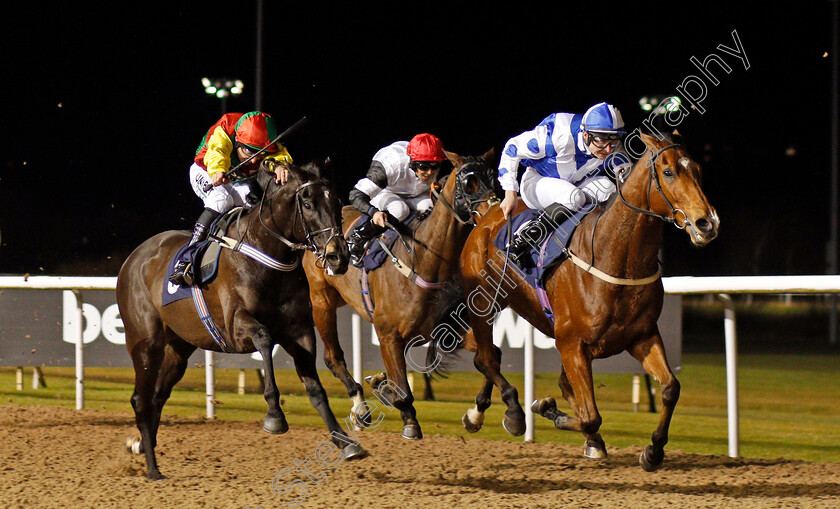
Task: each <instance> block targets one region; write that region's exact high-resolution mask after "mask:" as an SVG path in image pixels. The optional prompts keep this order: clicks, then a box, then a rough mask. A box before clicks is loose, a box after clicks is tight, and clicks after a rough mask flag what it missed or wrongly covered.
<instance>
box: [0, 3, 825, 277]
mask: <svg viewBox="0 0 840 509" xmlns="http://www.w3.org/2000/svg"><path fill="white" fill-rule="evenodd" d="M79 4H85V3H84V2H79ZM265 4H266V5H265V38H264V57H263V58H264V60H263V66H264V67H263V69H264V71H263V79H264V81H263V94H262V97H263V101H262V109H263V110H264V111H267V112H268V113H270V114H271V115H272V116H273V117H274V118H275V120H276V122H277V124H278V129H280V130H283V129H284V128H285V127H286V126H289V125H291V124H293V123H294V122H295V121H297V120H298V119H299V118H301V117H302V116H304V115H305V116H307V117H308V118H309V119H310V121H311V122H310V123H309V124H308V126H307V128H306V129H305V130H303V131H301V132H299V133H297V134H295V135H294V136H292V137H291V138H289V139H288V140H287V141H286V143H285V144H286V146H287V147H288V148H289V150H290V152H291V153H292V155H293V156H294V157H295V159H296V161H297V162H298V163H304V162H307V161H309V160H311V159H314V158H320V157H324V156H330V157H331V158H332V159H333V161H334V162H335V163H336V172H335V174H334V175H333V176H332V178H333V179H334V180H335V182H336V185H337V187H338V189H339V191H340V192H341V194H342V195H343V196H345V197H346V195H347V193H348V192H349V190H350V188H351V186H352V185H353V184H354V183H355V181H356V180H358V179H359V178H360V177H361V176H363V175H364V173H365V171H366V170H367V166H368V164H369V162H370V158H371V156H372V155H373V154H374V152H376V150H378V149H379V148H380V147H382V146H384V145H387V144H389V143H391V142H393V141H396V140H407V139H410V138H411V137H412V136H413V135H414V134H417V133H419V132H431V133H434V134H436V135H438V136H439V137H440V138H441V139H442V140H443V142H444V144H445V145H446V147H447V149H449V150H453V151H455V152H459V153H462V154H480V153H483V152H485V151H486V150H487V149H489V148H491V147H494V146H495V147H496V148H497V149H499V148H501V146H502V144H503V143H504V142H505V140H507V139H508V138H509V137H511V136H514V135H516V134H518V133H520V132H522V131H524V130H527V129H531V128H532V127H533V126H535V125H536V124H537V123H539V121H540V120H542V119H543V118H544V117H545V116H547V115H548V114H550V113H552V112H557V111H568V112H580V113H582V112H583V111H585V109H586V108H587V107H588V106H590V105H592V104H594V103H597V102H600V101H608V102H611V103H613V104H615V105H616V106H618V107H619V108H620V109H621V111H622V113H623V114H624V118H625V121H626V123H627V125H628V127H629V128H630V129H634V128H636V127H639V126H640V125H641V122H642V120H644V118H645V117H646V116H647V113H645V112H643V111H642V110H641V109H640V107H639V105H638V100H639V98H640V97H642V96H649V95H662V96H669V95H674V94H677V87H678V86H679V85H680V84H681V83H683V81H684V80H685V79H686V78H687V77H688V76H691V75H695V76H699V75H700V72H699V71H698V70H697V69H696V68H695V67H694V66H693V65H692V64H691V62H690V58H691V57H692V56H694V57H696V58H697V59H699V60H701V61H702V60H704V59H705V58H706V56H707V55H709V54H710V53H716V54H718V55H719V56H721V57H722V58H723V60H724V61H725V62H726V63H727V64H728V65H729V66H730V67H731V72H730V73H729V74H727V73H725V72H724V71H722V70H721V69H720V68H719V67H716V66H715V65H714V64H713V65H712V66H710V70H712V72H713V73H714V74H715V75H716V76H717V78H718V79H719V80H720V82H719V84H718V85H712V84H710V83H709V81H708V79H707V80H706V81H705V82H704V83H705V84H706V86H707V97H706V98H705V100H704V101H703V102H702V106H703V107H704V108H705V110H706V111H705V113H703V114H700V113H699V112H697V111H692V112H691V113H690V114H689V116H688V117H686V119H685V120H684V121H683V122H682V124H681V125H680V126H679V130H680V132H681V133H682V134H683V135H684V136H685V138H686V141H687V143H688V146H689V150H690V152H691V154H692V155H693V157H694V158H695V159H696V160H698V161H699V162H700V163H701V164H702V165H703V167H704V189H705V191H706V194H707V196H708V197H709V199H710V200H711V202H712V204H713V205H715V206H716V207H717V209H718V212H719V214H720V216H721V221H722V224H721V231H720V237H719V238H718V239H717V240H715V241H714V242H713V243H712V244H710V245H709V246H708V247H707V248H704V249H701V250H698V249H694V248H692V247H690V243H689V241H688V238H687V236H686V235H685V234H684V233H682V232H678V231H677V230H675V229H673V228H672V227H670V226H669V227H667V228H666V233H665V242H666V243H665V249H664V258H665V273H666V275H683V274H685V275H724V274H745V275H751V274H818V273H823V272H824V271H825V252H826V251H825V249H826V248H825V245H826V242H827V240H828V233H829V232H828V230H829V224H828V221H829V198H830V192H829V187H830V147H831V142H832V140H831V136H830V134H831V133H830V115H831V109H830V108H831V94H830V92H831V59H832V58H833V57H834V55H831V54H830V52H831V29H832V26H831V15H832V10H831V3H830V2H828V1H817V2H807V3H806V2H797V3H791V4H787V5H785V7H784V9H783V10H779V11H778V12H774V11H771V10H768V9H769V7H768V6H769V5H771V4H768V3H766V2H761V3H758V2H749V3H748V4H747V5H742V4H741V3H739V2H731V1H730V2H708V3H702V4H701V3H697V2H692V3H685V4H688V5H683V3H677V2H669V3H645V4H641V3H639V2H625V3H623V4H622V6H621V7H612V6H611V5H610V4H609V3H606V2H600V3H592V5H593V6H590V7H586V6H583V5H582V4H583V2H540V3H533V4H532V3H527V2H526V3H520V2H515V3H514V2H503V3H501V5H499V6H496V7H491V6H490V4H491V3H487V2H480V3H479V2H460V5H459V6H457V7H453V6H452V5H448V4H454V2H447V3H446V4H445V6H443V5H442V6H438V4H434V3H428V4H427V3H417V2H411V3H406V4H405V6H402V7H400V5H403V4H402V3H397V2H389V3H381V4H375V5H374V4H371V3H369V2H364V3H363V2H346V3H341V4H340V7H335V6H334V4H335V2H330V3H317V2H306V4H307V6H306V7H304V6H302V5H297V6H295V5H291V4H290V3H289V2H272V1H270V0H266V1H265ZM301 4H303V2H301ZM356 4H359V5H364V7H359V6H358V5H356ZM185 5H187V4H181V3H179V2H166V3H156V2H150V3H146V2H144V3H139V4H138V3H101V4H99V6H97V7H95V8H94V7H79V6H77V5H74V3H70V2H65V3H63V4H61V5H58V6H53V5H50V6H49V7H45V6H44V5H36V6H35V7H21V6H16V7H12V8H4V14H3V17H2V20H0V28H2V30H0V34H2V35H0V37H2V43H3V45H2V52H0V58H2V66H1V67H0V69H2V71H3V80H2V87H3V88H2V92H3V93H2V98H3V105H4V108H3V109H4V112H3V113H4V115H3V116H4V121H3V122H2V123H0V124H2V130H3V131H2V140H3V150H2V153H3V165H2V169H0V172H1V173H0V231H2V247H0V273H6V274H17V273H25V272H28V273H31V274H82V275H116V274H117V271H118V270H119V266H120V265H121V263H122V261H123V260H124V259H125V257H126V256H127V255H128V254H129V253H130V252H131V250H132V249H133V248H134V247H136V246H137V245H138V244H140V243H141V242H142V241H143V240H145V239H146V238H148V237H149V236H151V235H153V234H155V233H157V232H159V231H162V230H168V229H188V228H191V227H192V224H193V222H194V220H195V218H196V217H197V215H198V213H199V212H200V211H201V208H202V204H201V202H200V200H199V199H198V198H197V197H196V196H195V195H194V194H193V192H192V190H191V189H190V187H189V183H188V181H187V175H188V168H189V165H190V162H191V159H192V156H193V154H194V151H195V148H196V146H197V145H198V143H199V141H200V139H201V137H202V135H203V134H204V132H205V131H206V130H207V128H208V127H209V126H210V125H211V124H212V123H214V122H215V121H216V120H217V119H218V117H219V116H220V114H221V108H222V104H221V101H220V100H219V99H217V98H215V97H212V96H208V95H206V94H205V93H204V91H203V87H202V86H201V83H200V81H201V78H202V77H203V76H211V77H221V76H227V77H231V78H239V79H241V80H242V81H244V82H245V93H244V94H243V95H241V96H239V97H235V98H231V99H230V100H229V101H228V110H229V111H241V112H244V111H250V110H252V109H254V107H255V97H256V96H255V90H254V86H255V75H256V58H255V55H256V30H255V28H256V23H257V19H256V2H255V1H251V2H224V3H222V2H193V3H192V5H190V6H185ZM733 30H734V31H736V32H737V34H738V37H739V39H740V42H741V44H742V46H743V48H744V52H745V53H746V56H747V58H748V60H749V65H750V67H749V69H745V68H744V64H743V62H742V61H741V60H739V59H738V58H736V57H734V56H731V55H727V54H726V53H724V52H722V51H721V50H719V49H717V48H718V45H721V44H722V45H725V46H728V47H730V48H735V42H734V40H733V35H732V32H733Z"/></svg>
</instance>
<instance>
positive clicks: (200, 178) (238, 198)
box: [190, 163, 251, 214]
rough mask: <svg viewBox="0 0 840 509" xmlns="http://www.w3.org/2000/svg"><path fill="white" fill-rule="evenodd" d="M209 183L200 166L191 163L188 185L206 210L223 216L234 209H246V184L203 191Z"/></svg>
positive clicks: (229, 184)
mask: <svg viewBox="0 0 840 509" xmlns="http://www.w3.org/2000/svg"><path fill="white" fill-rule="evenodd" d="M210 183H211V180H210V175H208V174H207V172H206V171H204V169H202V168H201V166H199V165H197V164H195V163H193V165H192V166H190V185H192V188H193V191H194V192H195V194H196V196H198V197H199V198H201V200H202V201H203V202H204V206H205V207H206V208H208V209H212V210H215V211H216V212H219V213H222V214H224V213H225V212H227V211H228V210H230V209H232V208H234V207H248V203H247V202H246V201H245V196H247V195H248V192H250V190H251V188H250V186H248V184H247V183H244V182H239V183H235V184H232V183H228V184H222V185H220V186H216V187H214V188H212V189H210V190H209V191H205V190H204V187H205V186H207V185H209V184H210Z"/></svg>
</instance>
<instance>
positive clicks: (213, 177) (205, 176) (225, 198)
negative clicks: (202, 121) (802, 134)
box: [169, 111, 292, 284]
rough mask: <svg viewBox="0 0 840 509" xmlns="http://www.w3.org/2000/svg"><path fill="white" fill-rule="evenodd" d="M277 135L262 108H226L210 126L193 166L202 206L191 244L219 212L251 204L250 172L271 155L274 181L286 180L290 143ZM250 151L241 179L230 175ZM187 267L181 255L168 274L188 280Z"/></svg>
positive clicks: (204, 234)
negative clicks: (237, 110) (231, 110)
mask: <svg viewBox="0 0 840 509" xmlns="http://www.w3.org/2000/svg"><path fill="white" fill-rule="evenodd" d="M276 137H277V129H276V128H275V126H274V121H273V120H272V119H271V116H269V115H268V114H266V113H262V112H259V111H252V112H249V113H226V114H225V115H222V118H220V119H219V120H218V121H217V122H216V123H215V124H213V125H212V126H211V127H210V129H208V130H207V133H206V134H205V135H204V138H202V140H201V143H200V144H199V145H198V149H196V151H195V158H194V161H193V164H192V166H191V167H190V184H191V185H192V188H193V191H194V192H195V194H196V195H197V196H198V197H199V198H201V200H202V201H203V202H204V211H203V212H202V213H201V215H200V216H199V218H198V220H197V221H196V223H195V227H194V229H193V234H192V238H191V239H190V245H192V244H195V243H197V242H201V241H203V240H204V239H206V238H207V232H208V229H209V227H210V224H211V223H212V222H213V221H214V220H215V219H216V218H217V217H218V216H219V215H221V214H223V213H225V212H227V211H229V210H230V209H232V208H233V207H235V206H244V207H248V206H250V204H249V203H248V200H247V199H246V197H247V196H248V194H249V193H250V192H252V187H251V186H252V184H253V183H254V182H253V179H249V178H247V177H250V176H253V175H255V174H256V171H257V170H258V169H259V168H260V166H261V165H262V164H263V162H264V161H273V163H274V164H273V165H272V166H273V168H274V173H275V180H276V182H277V183H278V184H284V183H286V180H287V179H288V178H289V170H288V165H290V164H292V156H291V155H289V151H288V150H286V147H284V146H283V145H281V144H280V143H279V142H274V139H275V138H276ZM272 142H273V143H272ZM262 149H264V150H262ZM260 150H262V152H260ZM254 154H257V155H256V156H254ZM251 156H254V157H253V158H252V159H250V161H248V162H247V163H246V164H244V165H243V166H241V167H240V168H238V170H237V173H238V174H239V175H238V176H237V177H240V178H239V180H234V181H231V180H230V179H229V178H228V177H229V175H227V174H226V172H227V171H228V170H230V169H231V168H233V167H236V166H237V165H239V164H240V162H242V161H246V160H248V158H250V157H251ZM205 189H207V190H205ZM186 269H187V263H186V262H183V261H178V263H177V264H176V265H175V269H174V271H173V274H172V276H171V277H170V278H169V280H170V281H172V282H173V283H178V284H185V283H186V282H187V280H186V279H185V278H184V273H185V271H186Z"/></svg>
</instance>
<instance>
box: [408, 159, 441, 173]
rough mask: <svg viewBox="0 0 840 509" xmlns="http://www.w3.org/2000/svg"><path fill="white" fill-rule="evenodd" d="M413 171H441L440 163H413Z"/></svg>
mask: <svg viewBox="0 0 840 509" xmlns="http://www.w3.org/2000/svg"><path fill="white" fill-rule="evenodd" d="M411 169H412V170H414V171H418V170H422V171H437V170H439V169H440V161H433V162H430V161H412V162H411Z"/></svg>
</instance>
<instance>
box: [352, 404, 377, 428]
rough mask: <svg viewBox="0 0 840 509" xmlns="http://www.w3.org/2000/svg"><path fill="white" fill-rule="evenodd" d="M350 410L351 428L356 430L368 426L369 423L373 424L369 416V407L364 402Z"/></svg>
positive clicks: (369, 425)
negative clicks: (351, 416) (351, 415)
mask: <svg viewBox="0 0 840 509" xmlns="http://www.w3.org/2000/svg"><path fill="white" fill-rule="evenodd" d="M350 412H351V413H352V414H353V429H355V430H356V431H361V430H363V429H366V428H370V427H371V424H373V421H372V420H371V416H370V408H369V407H368V406H367V404H366V403H365V404H363V405H362V406H361V407H360V408H358V409H356V407H354V408H353V409H351V410H350Z"/></svg>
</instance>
